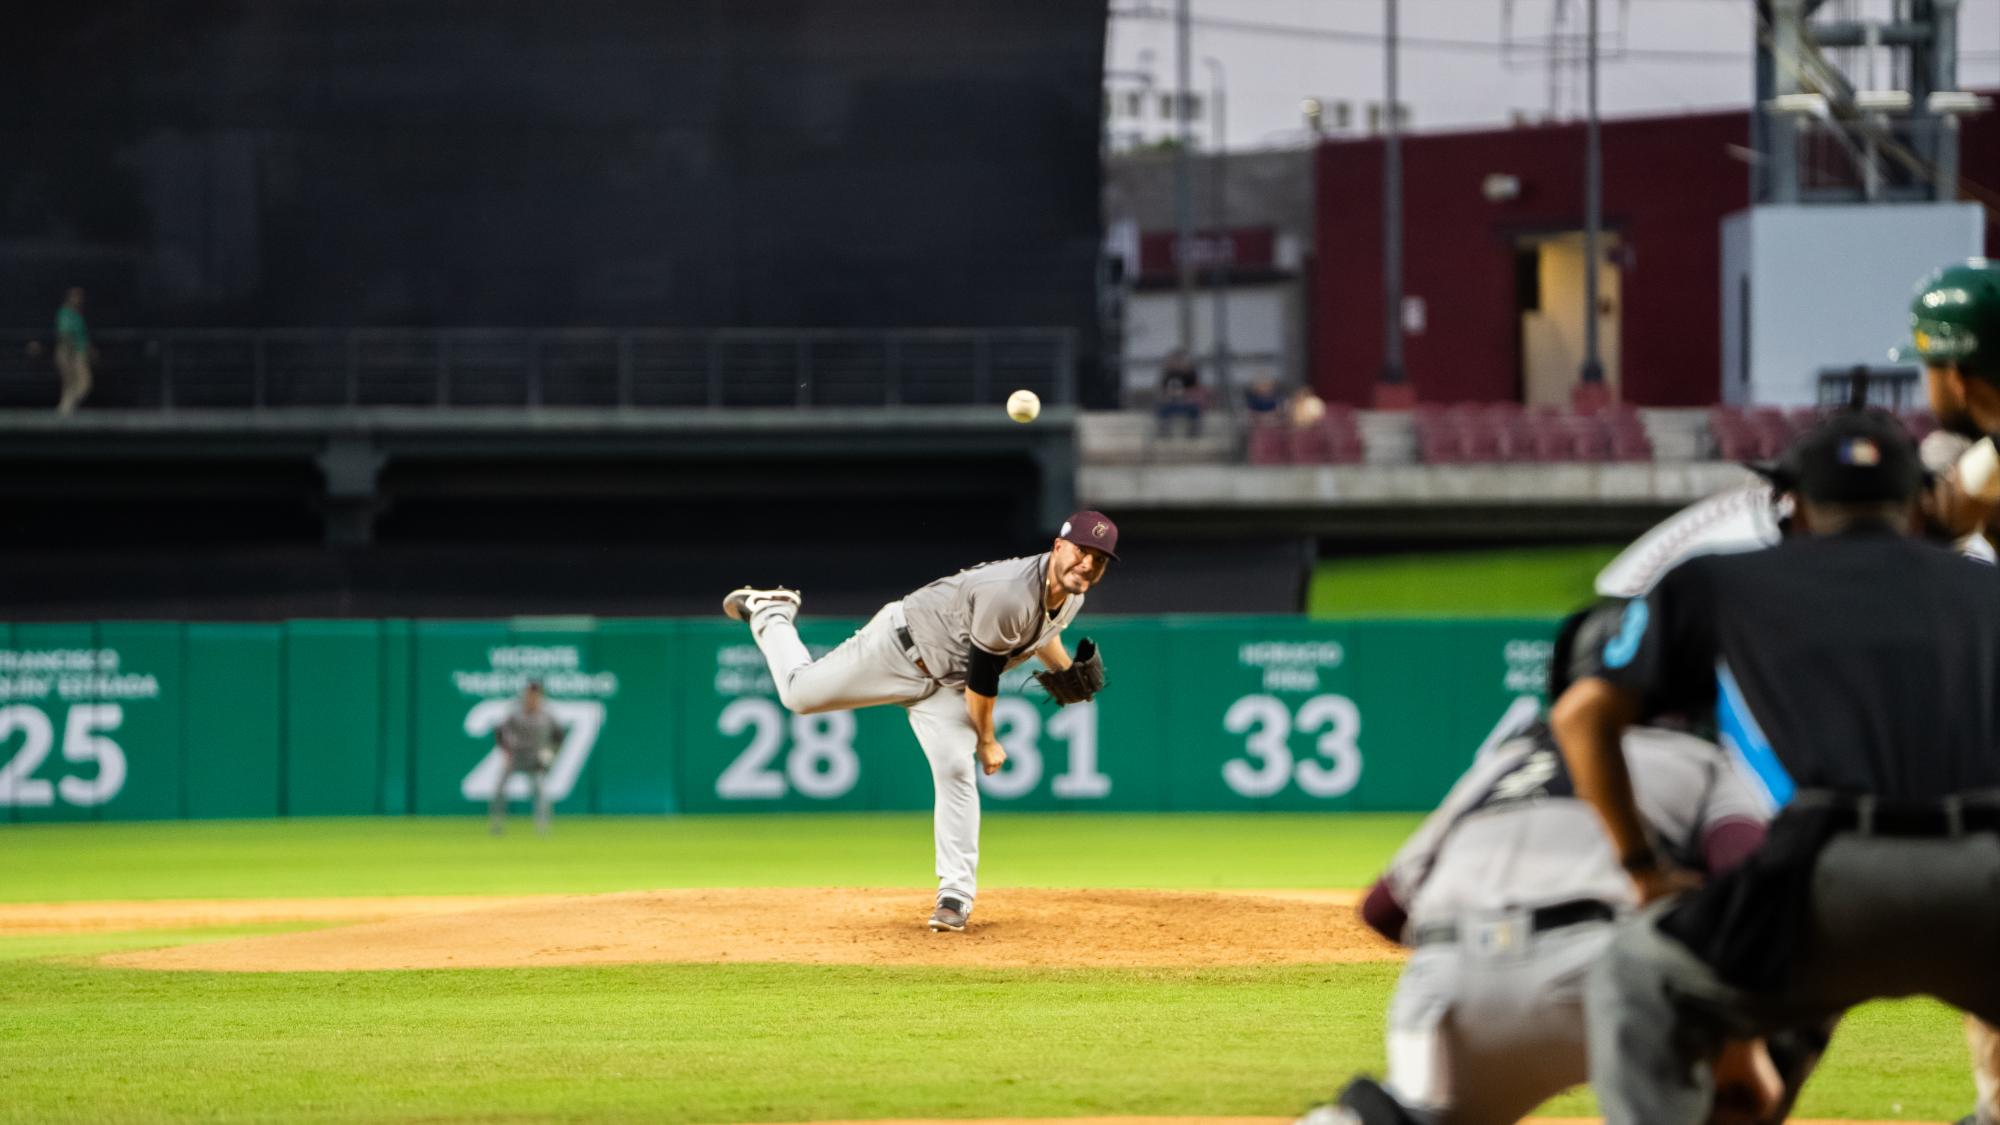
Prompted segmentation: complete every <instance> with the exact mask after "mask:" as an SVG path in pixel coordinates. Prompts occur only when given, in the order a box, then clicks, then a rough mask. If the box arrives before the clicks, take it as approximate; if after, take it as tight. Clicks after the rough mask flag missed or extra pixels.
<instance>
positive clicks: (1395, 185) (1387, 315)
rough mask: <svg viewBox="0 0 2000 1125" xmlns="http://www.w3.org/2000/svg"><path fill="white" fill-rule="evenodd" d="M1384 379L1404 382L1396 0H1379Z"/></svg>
mask: <svg viewBox="0 0 2000 1125" xmlns="http://www.w3.org/2000/svg"><path fill="white" fill-rule="evenodd" d="M1383 7H1384V14H1385V22H1386V24H1387V26H1386V28H1385V30H1384V34H1383V43H1384V44H1385V46H1386V55H1385V57H1384V59H1383V74H1384V82H1383V87H1384V89H1383V94H1382V98H1383V100H1382V116H1383V120H1384V121H1385V122H1386V130H1385V132H1384V133H1383V136H1382V382H1383V383H1384V384H1385V385H1387V386H1391V387H1401V386H1402V385H1403V140H1402V138H1403V125H1402V122H1401V121H1400V120H1398V117H1397V113H1396V0H1383Z"/></svg>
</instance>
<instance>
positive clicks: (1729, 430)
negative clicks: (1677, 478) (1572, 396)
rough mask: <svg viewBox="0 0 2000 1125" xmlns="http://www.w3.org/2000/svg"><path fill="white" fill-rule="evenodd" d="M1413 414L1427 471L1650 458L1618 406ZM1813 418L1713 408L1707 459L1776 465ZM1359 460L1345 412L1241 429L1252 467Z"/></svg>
mask: <svg viewBox="0 0 2000 1125" xmlns="http://www.w3.org/2000/svg"><path fill="white" fill-rule="evenodd" d="M1411 413H1412V421H1413V424H1414V426H1415V429H1416V439H1417V460H1418V461H1419V462H1421V463H1423V464H1426V465H1476V464H1491V463H1496V462H1523V461H1526V462H1547V463H1562V462H1602V461H1651V460H1652V459H1653V443H1652V439H1651V438H1649V437H1648V436H1647V434H1646V427H1645V424H1644V423H1642V422H1641V421H1640V420H1639V412H1638V411H1637V410H1635V409H1634V408H1632V407H1630V406H1627V405H1625V404H1623V403H1611V404H1609V405H1607V406H1603V407H1599V408H1597V409H1595V410H1591V411H1576V410H1570V409H1565V408H1563V407H1556V406H1535V407H1524V406H1522V405H1521V404H1520V403H1517V402H1495V403H1457V404H1454V405H1450V406H1444V405H1439V404H1436V403H1426V404H1422V405H1419V406H1417V407H1416V408H1415V409H1414V410H1413V411H1412V412H1411ZM1820 415H1821V411H1819V410H1818V409H1815V408H1812V407H1800V408H1796V409H1792V410H1784V409H1781V408H1779V407H1775V406H1756V407H1737V406H1727V405H1718V406H1714V407H1711V408H1709V412H1708V429H1709V435H1710V437H1711V438H1712V439H1713V447H1712V449H1711V450H1710V455H1711V456H1713V457H1715V458H1717V459H1719V460H1724V461H1770V460H1775V459H1776V458H1777V457H1778V456H1780V455H1781V454H1782V453H1783V452H1784V450H1785V447H1786V446H1787V445H1789V444H1791V442H1792V440H1793V439H1794V438H1796V437H1798V436H1799V435H1800V434H1802V433H1804V432H1805V431H1806V430H1807V429H1808V428H1810V427H1811V426H1812V425H1813V423H1814V422H1816V421H1818V419H1819V417H1820ZM1901 417H1902V421H1903V424H1904V425H1905V426H1907V427H1909V430H1910V433H1911V436H1912V437H1915V438H1916V439H1918V440H1922V439H1923V437H1924V435H1926V434H1928V433H1930V432H1931V431H1932V430H1934V429H1936V428H1937V421H1936V419H1934V418H1932V417H1931V415H1930V412H1929V411H1926V410H1916V411H1910V412H1906V413H1904V414H1903V415H1902V416H1901ZM1365 452H1366V450H1365V447H1364V446H1363V444H1362V441H1361V434H1360V430H1359V428H1358V427H1357V425H1356V423H1355V414H1354V408H1353V407H1350V406H1344V405H1339V404H1334V405H1329V406H1328V407H1327V412H1326V417H1325V418H1323V419H1322V420H1321V421H1319V422H1318V423H1315V424H1314V425H1311V426H1305V427H1293V426H1291V425H1289V424H1287V423H1285V422H1283V421H1282V420H1275V419H1273V420H1262V421H1258V422H1254V423H1252V424H1251V427H1250V430H1249V461H1250V463H1251V464H1253V465H1293V464H1312V465H1352V464H1358V463H1360V462H1361V461H1362V460H1363V455H1364V453H1365Z"/></svg>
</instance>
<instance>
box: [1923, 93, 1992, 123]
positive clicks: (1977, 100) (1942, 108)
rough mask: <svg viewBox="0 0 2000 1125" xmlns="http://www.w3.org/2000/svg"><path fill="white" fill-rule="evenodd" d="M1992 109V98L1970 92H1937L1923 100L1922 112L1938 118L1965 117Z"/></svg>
mask: <svg viewBox="0 0 2000 1125" xmlns="http://www.w3.org/2000/svg"><path fill="white" fill-rule="evenodd" d="M1992 108H1993V99H1992V98H1988V97H1982V96H1980V95H1978V94H1975V93H1973V92H1972V91H1970V90H1937V91H1934V92H1932V94H1931V95H1930V96H1929V97H1927V98H1925V99H1924V110H1925V111H1926V112H1929V113H1934V114H1936V115H1938V116H1939V117H1966V116H1970V115H1971V114H1975V113H1985V112H1986V111H1987V110H1989V109H1992Z"/></svg>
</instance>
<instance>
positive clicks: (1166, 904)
mask: <svg viewBox="0 0 2000 1125" xmlns="http://www.w3.org/2000/svg"><path fill="white" fill-rule="evenodd" d="M1353 901H1354V895H1353V893H1352V892H1348V891H1267V892H1257V893H1199V892H1171V891H1098V890H1023V889H1000V890H994V891H989V892H987V893H986V894H984V895H982V896H980V900H979V906H978V909H977V911H976V912H975V913H974V915H973V925H972V929H971V931H970V932H968V933H964V934H933V933H931V932H930V931H929V930H927V929H926V928H925V927H924V925H923V921H924V918H925V917H926V916H927V915H928V913H929V906H930V896H929V894H928V893H927V892H924V891H921V890H907V889H899V890H880V889H864V888H812V889H785V890H774V889H755V890H737V889H708V890H667V891H638V892H629V893H623V894H609V895H552V896H546V897H540V898H532V899H503V900H488V901H482V900H476V899H475V900H450V899H442V900H441V899H414V900H409V902H408V909H407V910H401V911H399V910H398V907H397V902H398V900H394V899H386V900H385V899H371V900H353V903H352V905H346V904H347V903H348V902H349V900H337V899H336V900H320V901H316V902H302V903H295V904H290V905H291V906H292V908H293V912H292V913H289V914H288V913H287V911H286V910H285V909H284V907H285V905H286V904H282V903H277V902H263V903H255V904H246V907H247V908H248V909H246V912H245V913H243V914H240V915H232V914H231V913H230V912H229V911H227V910H222V909H220V908H218V906H217V904H212V903H209V904H192V905H191V904H175V903H154V904H145V903H122V904H103V903H98V904H77V905H76V906H74V907H71V908H69V909H72V910H74V911H75V914H76V917H75V918H74V919H71V920H72V921H75V922H77V923H78V925H81V924H82V923H83V922H85V921H94V922H96V923H113V924H118V925H119V927H120V928H138V925H137V924H135V919H139V918H143V917H144V916H145V909H144V908H146V907H148V906H150V907H152V908H153V909H154V910H156V911H157V912H158V915H159V916H160V917H162V918H168V919H172V921H170V922H155V923H151V924H155V925H161V924H164V925H175V926H185V925H191V924H195V923H194V922H193V921H192V920H193V919H197V918H202V919H208V920H209V924H220V923H222V922H224V921H228V922H245V921H252V920H255V921H266V922H269V921H284V920H289V919H291V918H299V919H310V920H317V921H333V920H347V919H354V920H356V921H357V924H354V925H347V926H339V927H335V928H331V929H323V930H313V931H308V932H302V933H287V934H268V935H261V936H256V937H245V938H235V939H230V940H224V941H209V942H201V943H198V944H194V945H184V946H177V947H174V948H169V949H155V950H144V951H139V952H131V953H119V954H112V955H109V956H106V957H104V958H103V959H102V961H103V963H104V964H107V965H114V966H121V967H128V968H146V969H200V970H219V971H228V972H298V971H355V970H369V969H440V968H451V969H466V968H520V967H528V966H554V965H606V964H632V963H646V962H705V963H718V962H720V963H735V962H783V963H791V964H837V965H951V966H958V967H966V966H972V967H983V968H1116V967H1130V966H1223V965H1272V964H1307V963H1329V962H1353V961H1383V960H1394V959H1397V958H1399V957H1400V956H1401V953H1400V951H1398V950H1397V949H1396V948H1395V947H1393V946H1391V945H1389V944H1388V943H1386V942H1384V941H1382V940H1381V939H1380V938H1379V937H1377V936H1376V935H1374V934H1372V933H1370V932H1368V931H1367V930H1366V929H1365V928H1363V927H1362V926H1361V924H1360V923H1359V922H1358V921H1357V920H1356V919H1355V916H1354V911H1353V910H1351V909H1349V907H1350V906H1351V905H1352V903H1353ZM111 905H116V906H117V908H118V909H116V910H109V909H106V908H107V907H108V906H111ZM1302 907H1303V908H1304V909H1302ZM343 910H345V911H348V912H347V913H342V911H343ZM364 919H373V920H364ZM114 920H115V922H114ZM64 921H65V918H64V908H62V907H55V906H44V907H19V906H8V907H0V932H17V933H18V932H23V930H22V927H26V926H30V925H33V926H37V927H53V926H57V925H60V924H62V923H63V922H64ZM78 925H71V926H69V927H68V928H71V929H74V928H78ZM90 928H105V926H104V925H102V924H99V925H93V926H91V927H90Z"/></svg>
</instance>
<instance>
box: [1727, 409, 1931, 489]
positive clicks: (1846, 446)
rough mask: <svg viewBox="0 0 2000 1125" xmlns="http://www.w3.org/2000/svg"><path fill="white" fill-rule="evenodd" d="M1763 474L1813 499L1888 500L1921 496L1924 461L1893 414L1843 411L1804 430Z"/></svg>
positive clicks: (1907, 432) (1776, 482)
mask: <svg viewBox="0 0 2000 1125" xmlns="http://www.w3.org/2000/svg"><path fill="white" fill-rule="evenodd" d="M1765 475H1767V476H1769V477H1770V478H1771V479H1772V481H1773V483H1775V484H1777V485H1778V486H1779V487H1780V488H1784V489H1795V490H1797V491H1798V493H1799V494H1800V495H1802V496H1804V497H1805V498H1806V499H1808V500H1811V501H1813V502H1815V503H1821V504H1870V503H1889V502H1894V501H1898V500H1909V499H1910V498H1912V497H1914V496H1915V495H1916V494H1917V490H1918V489H1919V488H1922V487H1923V483H1924V463H1923V459H1922V458H1920V457H1918V456H1917V445H1916V443H1915V442H1913V441H1911V440H1910V434H1909V431H1907V430H1905V429H1904V428H1903V424H1902V423H1901V422H1898V421H1897V420H1896V419H1895V418H1894V417H1892V416H1890V415H1888V414H1884V413H1882V412H1881V411H1879V410H1841V411H1836V412H1835V413H1832V414H1829V415H1827V416H1826V417H1825V418H1824V419H1822V420H1821V421H1820V423H1819V424H1818V425H1816V426H1814V427H1813V428H1812V429H1810V430H1807V431H1806V432H1805V433H1804V434H1801V435H1800V436H1799V438H1798V440H1797V441H1794V442H1793V443H1792V445H1791V448H1789V449H1787V450H1785V455H1784V456H1783V457H1781V458H1779V459H1778V463H1777V465H1776V466H1774V467H1773V471H1767V472H1766V474H1765Z"/></svg>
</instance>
